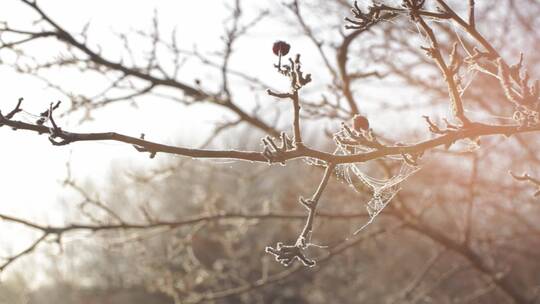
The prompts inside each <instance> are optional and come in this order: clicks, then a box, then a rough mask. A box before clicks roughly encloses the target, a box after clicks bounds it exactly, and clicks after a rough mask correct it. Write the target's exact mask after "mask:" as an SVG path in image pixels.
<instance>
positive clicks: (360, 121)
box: [353, 115, 369, 132]
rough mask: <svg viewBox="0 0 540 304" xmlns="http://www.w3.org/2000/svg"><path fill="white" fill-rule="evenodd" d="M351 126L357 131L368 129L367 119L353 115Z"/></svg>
mask: <svg viewBox="0 0 540 304" xmlns="http://www.w3.org/2000/svg"><path fill="white" fill-rule="evenodd" d="M353 128H354V130H355V131H357V132H360V130H368V129H369V121H368V120H367V118H366V117H365V116H362V115H354V118H353Z"/></svg>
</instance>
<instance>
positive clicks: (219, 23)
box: [0, 0, 320, 253]
mask: <svg viewBox="0 0 540 304" xmlns="http://www.w3.org/2000/svg"><path fill="white" fill-rule="evenodd" d="M224 3H228V4H227V5H232V4H233V1H210V0H207V1H187V0H183V1H173V0H167V1H165V0H163V1H129V0H115V1H82V0H78V1H73V0H41V1H39V4H40V6H41V7H42V8H43V9H44V10H45V11H46V12H47V13H48V14H49V16H51V17H52V18H53V19H54V20H55V21H57V22H58V23H59V24H60V25H62V26H63V27H65V28H66V29H70V30H72V31H74V32H77V31H80V30H81V29H82V28H83V27H84V25H85V24H86V23H87V22H90V24H91V25H90V28H89V41H90V45H93V46H94V47H95V45H96V44H99V45H100V46H101V48H102V49H103V52H104V54H106V55H108V56H110V58H111V59H115V58H116V57H115V56H118V52H119V50H120V49H121V43H120V42H119V41H118V39H117V38H116V36H114V35H113V33H127V32H129V31H132V30H141V29H148V28H149V26H150V25H151V22H152V17H153V14H154V10H156V11H157V13H158V17H159V20H160V23H161V28H162V29H163V30H164V31H165V32H167V33H170V31H171V30H172V28H173V27H174V26H176V27H177V31H178V34H177V38H178V41H179V42H180V46H181V47H182V48H183V49H187V50H190V49H193V47H197V49H198V50H199V51H201V52H202V53H206V54H210V53H212V52H216V51H221V50H222V49H223V44H222V42H221V40H220V35H222V34H223V32H224V28H223V20H224V19H225V18H226V17H227V16H228V15H229V14H230V12H229V11H228V10H226V9H224V7H225V6H224ZM245 3H247V7H245V10H244V12H245V14H246V18H245V20H246V21H247V20H251V19H252V18H253V16H254V13H255V12H257V11H258V10H259V9H260V8H275V7H278V9H279V4H276V2H275V1H268V2H267V1H257V2H255V1H245ZM269 3H270V4H271V5H272V6H269ZM265 6H266V7H265ZM35 19H36V15H35V14H34V13H33V12H32V11H31V9H30V8H29V7H27V6H26V5H24V4H22V3H20V2H19V1H16V0H2V1H1V4H0V20H2V21H4V20H5V21H8V23H9V24H10V25H11V26H13V27H15V26H27V27H28V28H31V26H32V25H31V23H32V22H33V21H34V20H35ZM34 29H35V28H34ZM295 33H297V31H296V30H291V29H290V28H287V27H286V26H285V25H284V24H282V23H276V22H262V23H261V24H260V26H259V27H258V28H256V29H255V30H254V31H253V32H251V33H250V34H249V35H248V36H247V37H246V38H244V40H241V41H239V43H238V45H237V49H236V51H237V53H236V55H235V56H234V57H233V58H232V62H231V64H232V66H233V67H234V68H236V69H239V70H243V71H245V72H247V73H249V74H250V75H254V76H259V77H263V78H265V79H266V80H267V81H270V82H272V83H273V84H276V85H277V86H279V85H285V86H286V83H285V82H284V80H283V79H282V77H280V76H279V75H276V73H275V71H274V70H273V69H272V64H273V63H274V61H275V59H276V58H275V57H274V55H273V54H272V53H271V45H272V42H273V41H274V40H276V39H288V41H289V42H290V43H291V44H292V45H293V48H292V52H296V51H297V50H298V49H301V48H302V49H307V50H309V49H311V48H313V46H312V45H311V44H309V42H308V41H307V40H306V39H304V38H295V37H293V36H294V34H295ZM137 43H138V44H137ZM148 45H149V44H148V42H147V43H146V44H145V43H144V42H143V41H137V40H136V41H135V45H134V50H135V51H137V49H138V48H139V47H140V49H148ZM60 50H62V48H61V47H58V44H57V43H54V42H52V41H51V40H49V41H47V42H43V43H40V44H38V45H35V46H34V47H33V48H32V49H31V51H32V52H34V54H35V56H37V57H38V58H49V59H50V58H53V57H54V56H56V55H57V54H58V51H60ZM312 54H316V52H312ZM8 58H9V57H8ZM317 60H318V58H315V57H314V56H312V57H310V56H305V57H304V63H305V65H306V66H307V65H311V66H320V65H318V64H319V63H318V61H317ZM198 66H200V65H197V64H196V62H193V64H191V65H190V64H189V63H188V64H187V65H186V67H185V68H184V69H183V70H182V72H181V75H180V78H181V79H182V80H185V81H191V80H192V79H195V78H200V79H202V80H203V81H205V80H206V79H207V77H208V76H209V75H208V74H206V72H204V71H203V70H201V69H197V67H198ZM47 77H48V78H49V80H51V81H52V82H55V83H58V84H62V85H67V86H69V87H70V88H76V89H75V90H76V92H75V93H86V92H93V91H94V92H95V89H96V85H98V84H96V83H94V82H93V81H92V78H91V77H86V76H85V75H84V74H81V73H78V72H73V71H66V70H53V71H52V72H51V73H49V74H47ZM0 81H1V83H2V84H3V85H2V89H1V90H0V100H2V102H1V103H0V109H1V110H2V111H3V112H4V113H6V112H8V111H9V110H11V108H12V107H13V106H14V105H15V104H16V102H17V100H18V98H20V97H23V98H25V101H24V103H23V108H24V109H25V110H26V111H28V114H27V113H21V114H20V115H19V116H17V118H18V119H21V120H26V121H34V118H33V117H32V116H30V114H36V115H37V114H39V113H40V112H42V111H43V110H44V109H46V108H47V107H48V105H49V103H50V102H54V101H56V100H62V101H64V103H66V104H67V103H68V100H66V96H64V95H62V94H60V93H59V92H57V91H55V90H53V89H48V88H47V87H46V85H45V83H44V82H42V81H40V80H38V79H36V78H35V77H32V76H28V75H21V74H18V73H16V72H14V71H13V70H12V69H11V68H10V67H7V66H4V65H0ZM261 93H262V92H261ZM239 94H241V96H240V97H243V96H242V94H245V100H243V101H242V102H243V104H244V106H245V107H246V108H249V107H250V103H254V101H253V100H252V99H253V94H249V92H244V93H239ZM263 95H264V94H263ZM240 99H242V98H240ZM268 100H271V99H270V98H268ZM263 101H264V100H263ZM224 113H225V112H224V111H214V110H213V109H210V110H209V108H206V107H190V108H188V109H186V108H183V107H181V106H179V105H178V104H173V103H167V102H164V101H159V102H158V103H156V104H155V103H154V100H153V99H151V98H150V99H148V98H146V99H145V98H141V99H140V102H139V108H138V109H134V108H132V107H129V106H126V105H121V106H114V107H109V108H105V109H104V110H101V111H97V112H96V113H95V115H94V117H95V120H94V121H93V122H89V123H84V124H82V125H79V124H78V119H77V118H73V117H65V118H62V119H58V123H59V124H60V126H61V127H63V128H64V129H66V130H69V131H79V132H83V131H91V132H99V131H116V132H122V133H125V134H128V135H132V136H138V135H139V134H140V133H142V132H144V133H145V134H146V138H148V139H151V140H155V141H158V142H163V143H169V144H172V143H177V142H179V141H181V142H182V143H183V144H184V145H187V146H195V145H196V144H197V143H200V142H201V139H200V138H198V137H197V136H198V134H199V132H201V131H204V130H208V128H209V127H210V126H211V124H210V122H212V121H216V120H219V119H222V118H223V117H224V116H226V114H224ZM0 138H1V139H2V152H1V154H2V157H1V158H0V159H1V170H2V172H1V173H0V185H1V191H2V202H0V213H3V214H9V215H13V216H18V217H22V218H26V219H31V220H38V221H40V222H42V223H62V222H64V221H65V211H66V210H65V206H73V205H74V204H75V203H76V202H77V200H74V198H73V196H70V195H69V194H68V193H66V191H65V189H63V188H62V185H61V181H62V180H63V179H64V178H65V176H66V166H65V165H66V163H67V162H68V161H71V165H72V173H73V176H74V177H75V178H77V179H78V180H80V181H84V180H87V179H90V180H91V181H92V183H95V184H96V185H97V186H106V185H104V184H105V183H106V182H109V179H108V178H105V176H106V175H107V173H108V172H109V170H110V168H111V166H114V165H115V164H135V165H137V166H154V165H155V164H159V163H160V162H162V161H163V160H167V159H170V158H172V157H173V156H167V155H159V154H158V157H157V158H156V159H153V160H151V159H149V158H148V155H147V154H143V153H137V152H135V150H134V149H133V148H132V147H131V146H129V145H124V144H118V143H103V142H102V143H97V142H90V143H75V144H73V145H68V146H64V147H55V146H52V145H51V144H50V143H49V141H48V140H47V137H46V136H37V135H36V134H34V133H27V132H24V131H15V132H14V131H12V130H11V129H9V128H6V127H4V128H0ZM231 148H233V147H231ZM27 232H28V230H27V229H23V230H21V229H20V227H16V226H15V225H7V224H5V223H0V253H3V252H6V250H7V251H10V250H14V249H17V248H22V247H23V246H27V244H28V242H29V238H28V236H29V235H28V233H27Z"/></svg>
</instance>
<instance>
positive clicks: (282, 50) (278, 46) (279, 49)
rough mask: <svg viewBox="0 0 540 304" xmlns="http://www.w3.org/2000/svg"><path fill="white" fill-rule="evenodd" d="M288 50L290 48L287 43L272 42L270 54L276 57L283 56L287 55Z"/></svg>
mask: <svg viewBox="0 0 540 304" xmlns="http://www.w3.org/2000/svg"><path fill="white" fill-rule="evenodd" d="M290 49H291V46H290V45H289V44H288V43H287V42H285V41H281V40H278V41H276V42H274V45H273V46H272V52H274V54H275V55H276V56H285V55H287V54H288V53H289V50H290Z"/></svg>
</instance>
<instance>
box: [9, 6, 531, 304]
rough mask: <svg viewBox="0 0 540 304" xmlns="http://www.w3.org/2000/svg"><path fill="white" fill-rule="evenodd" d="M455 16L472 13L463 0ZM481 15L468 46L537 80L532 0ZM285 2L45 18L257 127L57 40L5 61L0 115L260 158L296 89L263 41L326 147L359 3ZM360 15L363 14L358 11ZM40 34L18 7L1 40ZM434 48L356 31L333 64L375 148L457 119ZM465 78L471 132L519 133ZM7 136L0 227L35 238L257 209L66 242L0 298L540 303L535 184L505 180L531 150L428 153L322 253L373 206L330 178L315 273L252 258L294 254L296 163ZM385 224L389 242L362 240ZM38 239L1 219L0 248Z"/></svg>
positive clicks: (383, 27) (484, 86)
mask: <svg viewBox="0 0 540 304" xmlns="http://www.w3.org/2000/svg"><path fill="white" fill-rule="evenodd" d="M378 2H385V3H387V4H389V5H398V4H399V2H400V1H378ZM432 2H433V1H429V0H428V1H427V4H426V5H427V7H428V8H433V3H432ZM447 2H448V3H449V4H450V5H451V6H452V8H454V9H455V10H456V11H457V12H458V13H460V14H463V15H466V9H467V3H466V1H458V0H456V1H447ZM476 2H477V12H476V14H477V27H478V29H479V31H480V32H481V33H482V34H483V35H484V36H485V37H486V38H487V39H488V40H489V41H490V42H491V43H492V44H493V45H494V46H495V47H496V48H497V50H498V51H499V52H500V53H501V55H502V56H503V57H504V58H505V59H506V60H507V61H509V62H511V63H516V62H518V61H519V57H520V53H521V52H522V53H523V54H524V55H525V56H524V66H526V67H527V71H528V73H529V74H530V75H531V78H532V79H536V78H538V73H539V71H538V69H537V68H536V64H537V63H538V62H539V61H540V57H539V56H540V55H539V54H538V52H536V50H537V48H538V46H539V45H540V44H539V42H540V34H539V32H538V30H537V29H538V26H539V22H540V19H538V18H537V16H538V14H539V13H540V4H539V3H538V2H537V1H535V0H519V1H517V0H501V1H482V0H477V1H476ZM291 3H293V2H291V1H285V3H282V2H280V1H232V0H231V1H156V2H151V1H144V2H143V1H127V0H125V1H124V0H119V1H93V2H89V1H68V0H55V1H52V0H42V1H39V2H38V4H39V6H40V7H41V9H43V11H45V12H46V13H47V15H48V16H49V17H51V19H53V20H54V21H55V22H56V23H58V24H60V25H61V26H62V27H63V28H65V29H67V30H68V31H69V32H71V33H74V34H75V33H77V34H76V37H77V39H80V41H84V43H85V44H86V45H87V46H89V47H90V48H91V49H93V50H99V52H100V54H101V55H102V56H103V57H105V58H108V59H110V60H111V61H114V62H121V63H122V64H125V65H126V66H133V67H136V68H138V69H141V71H143V72H144V73H148V74H150V75H157V76H156V77H160V75H161V74H160V73H162V72H163V71H160V70H159V69H158V68H155V66H158V67H163V68H164V69H165V72H166V73H169V75H172V74H174V77H173V79H174V80H175V81H178V82H182V83H186V84H189V85H190V86H192V87H195V88H197V89H199V90H201V91H203V92H206V93H209V94H213V95H214V96H217V97H218V98H221V97H224V96H225V97H227V98H230V99H231V100H232V101H233V102H234V104H235V105H236V106H237V107H238V108H239V109H241V110H242V111H243V113H247V114H248V115H249V116H250V117H252V118H253V119H255V120H258V121H261V122H263V123H264V124H265V125H266V126H268V129H264V128H261V127H260V124H259V125H257V124H254V123H253V121H250V120H246V119H242V117H240V118H241V119H239V115H238V113H235V112H234V111H231V109H230V108H228V107H227V106H224V105H222V104H219V103H216V102H214V101H212V100H194V99H193V98H191V97H189V96H186V94H184V92H182V91H181V90H178V89H175V88H168V87H159V86H158V87H155V88H154V87H152V88H151V89H149V90H145V88H146V87H147V86H148V83H146V82H145V81H144V80H141V79H137V78H136V77H126V78H122V74H121V73H118V72H117V71H114V70H113V69H107V68H102V67H100V66H99V65H96V64H95V63H93V62H92V61H91V60H88V58H87V57H86V56H85V55H84V54H81V53H80V52H79V51H77V50H73V48H69V47H67V46H66V43H64V42H62V41H58V40H56V39H54V38H42V39H41V38H40V39H36V40H35V41H31V42H28V43H25V44H22V45H20V46H17V47H16V48H15V49H14V48H7V47H4V48H2V49H0V60H1V64H0V81H1V83H2V84H3V85H2V86H1V87H2V89H1V90H0V100H1V103H0V109H1V110H2V111H3V112H4V113H5V112H8V111H9V110H10V109H11V108H12V107H13V106H15V104H16V103H17V100H18V99H19V98H20V97H23V98H24V102H23V108H24V112H22V113H20V114H18V116H17V118H18V119H20V120H22V121H28V122H34V121H35V120H36V119H37V118H38V117H39V113H41V112H43V111H44V110H45V109H47V108H48V106H49V104H50V103H51V102H56V101H57V100H60V101H62V105H61V107H60V108H59V110H58V111H57V112H55V113H57V116H58V117H57V122H59V123H60V124H61V126H62V128H64V129H66V130H70V131H76V132H105V131H115V132H119V133H124V134H128V135H131V136H138V135H139V134H141V133H144V134H145V138H147V139H150V140H152V141H156V142H161V143H166V144H174V145H181V146H187V147H201V146H204V147H206V148H214V149H239V150H257V151H260V150H262V148H261V145H260V138H262V137H263V136H265V135H266V134H268V133H269V130H277V131H281V130H285V131H288V130H290V127H291V115H292V113H291V109H290V107H289V106H290V105H288V104H287V103H280V102H276V100H275V98H272V97H271V96H268V95H267V94H266V92H265V90H266V88H276V89H278V90H280V91H283V90H286V89H287V86H288V84H289V83H288V80H287V79H286V78H284V77H283V76H282V75H280V74H279V73H277V72H276V71H275V68H274V67H273V65H274V64H275V63H276V62H277V57H276V56H274V54H272V51H271V47H272V43H273V42H274V41H276V40H285V41H287V42H288V43H290V44H291V46H292V48H291V54H296V53H300V54H301V55H302V57H301V58H302V64H303V70H304V71H306V72H309V73H311V74H312V77H313V82H312V83H310V84H309V85H308V86H306V88H305V90H302V98H303V120H302V128H303V131H304V136H305V140H306V142H307V143H308V144H309V145H310V146H314V147H318V148H320V149H324V150H326V151H329V152H332V151H333V150H334V148H335V144H334V143H333V140H332V134H333V133H335V132H338V131H339V130H340V125H341V123H342V122H346V123H349V122H350V119H351V117H352V115H351V112H350V109H349V108H348V106H347V103H346V99H347V89H346V88H345V86H344V80H343V78H342V76H340V62H342V61H340V60H342V59H340V58H342V57H340V56H339V55H340V50H343V45H344V41H346V40H347V37H348V35H351V33H352V31H351V30H346V29H345V28H344V25H345V21H344V17H347V16H350V7H351V3H349V1H341V0H332V1H309V2H302V1H300V2H299V6H298V7H297V8H298V9H299V10H296V11H295V7H294V6H291ZM370 4H371V1H367V0H365V1H359V5H360V6H362V7H364V8H365V7H367V6H368V5H370ZM36 20H39V16H38V15H37V14H36V13H35V11H33V10H32V8H31V7H29V6H28V5H26V4H24V3H23V1H16V0H3V1H2V3H0V21H1V22H3V23H4V22H5V23H6V24H8V25H9V26H10V27H12V28H20V29H25V30H29V31H46V30H49V29H50V26H49V25H48V24H46V23H45V22H43V21H41V22H36ZM430 25H432V26H433V27H434V28H435V29H436V33H437V35H438V37H439V39H440V42H441V45H442V48H443V50H445V52H446V54H448V53H449V52H450V50H451V47H452V44H453V43H454V42H455V41H456V39H458V37H459V39H460V40H461V41H462V43H464V44H470V45H471V46H472V45H473V43H472V42H471V41H470V39H469V38H468V37H467V35H466V34H465V33H463V32H462V31H461V30H460V29H459V28H458V27H456V26H454V25H452V24H451V23H449V22H430ZM235 26H236V31H237V32H234V33H235V36H234V39H232V40H233V43H232V44H230V46H232V47H231V48H227V45H228V42H231V36H230V33H231V31H233V30H234V29H235ZM80 33H84V34H80ZM1 38H2V41H3V42H4V43H5V42H7V41H11V40H13V39H16V38H17V37H16V35H11V34H6V33H2V36H1ZM426 44H427V42H426V38H425V37H424V36H423V34H422V33H421V32H420V31H419V29H418V28H417V26H416V25H415V24H414V23H411V22H410V20H409V19H408V18H406V17H400V18H396V19H393V20H390V21H385V22H382V23H380V24H378V25H376V26H374V27H373V28H371V29H370V30H369V31H366V32H363V33H362V34H360V35H358V36H357V37H355V38H354V39H352V42H351V43H350V45H349V46H348V47H347V49H346V51H347V52H346V54H347V61H346V69H347V71H346V73H347V75H348V76H349V77H350V78H352V80H350V83H348V85H350V92H352V96H353V98H354V99H355V101H356V102H357V104H358V108H359V110H360V113H361V114H363V115H365V116H366V117H368V118H369V121H370V125H371V127H372V128H373V130H374V132H375V133H376V134H377V135H378V136H379V138H380V139H381V140H382V141H384V142H387V143H393V144H394V143H398V142H400V143H412V142H416V141H419V140H422V139H426V138H429V137H430V136H432V135H431V134H430V132H429V130H428V128H427V127H426V125H425V121H424V119H423V118H422V116H423V115H427V116H429V117H431V118H432V119H433V120H435V121H442V119H443V118H448V117H450V116H451V113H450V110H449V105H448V93H447V91H446V85H445V83H444V80H443V79H442V77H441V76H440V72H439V70H438V69H437V67H436V65H435V64H434V62H432V61H431V60H430V59H429V58H428V57H427V56H426V55H425V51H424V50H422V49H421V48H420V46H424V45H426ZM173 46H174V47H173ZM229 53H230V54H229ZM224 58H228V59H227V60H228V61H227V65H226V67H225V68H224V63H225V62H226V61H224ZM149 62H151V63H153V64H155V66H153V65H152V64H148V63H149ZM175 67H178V71H177V72H176V73H175V72H174V68H175ZM224 71H225V73H224ZM224 75H225V76H224ZM462 76H463V81H464V83H468V84H469V86H468V87H467V90H466V93H465V94H464V99H465V100H466V102H465V107H466V113H467V115H468V116H469V117H471V118H473V119H474V120H478V121H482V122H485V123H498V124H512V123H514V121H513V118H512V115H513V111H514V110H513V107H512V106H511V104H510V103H508V102H507V101H506V98H505V96H504V92H503V91H502V89H501V88H500V85H499V83H498V81H497V80H494V79H493V78H490V77H488V76H485V75H483V74H482V73H478V72H477V71H475V70H473V69H465V68H464V69H463V70H462ZM224 77H225V78H224ZM224 79H226V80H227V86H228V87H227V88H228V90H224ZM0 138H1V140H2V148H1V167H0V168H1V169H0V170H1V171H0V191H1V192H0V193H1V198H2V199H1V201H0V213H1V214H5V215H11V216H16V217H19V218H23V219H26V220H29V221H35V222H38V223H41V224H44V225H45V224H47V225H67V224H70V223H114V222H115V221H117V220H118V219H117V218H115V216H119V217H121V218H122V220H124V221H127V222H134V223H149V222H152V221H160V220H161V221H182V220H186V219H193V218H198V217H201V216H205V215H209V214H210V215H211V214H220V213H223V214H241V215H254V216H252V217H249V216H237V217H232V218H229V219H222V220H200V221H196V222H194V223H191V224H186V225H179V226H178V227H174V228H169V227H165V228H157V229H144V230H111V231H103V232H92V231H82V232H80V231H79V232H72V233H67V234H65V235H63V237H62V240H61V242H60V243H58V242H56V241H55V240H54V239H50V240H48V242H46V243H43V244H41V245H40V246H39V247H38V248H37V250H35V251H34V252H32V253H31V254H29V255H27V256H24V257H23V258H21V259H18V260H17V261H16V262H15V263H13V264H12V265H10V266H9V267H8V268H7V269H6V270H5V271H3V272H2V273H1V277H0V278H1V280H2V281H1V283H0V303H10V304H11V303H44V304H46V303H190V302H197V301H199V300H201V299H205V297H207V298H208V299H209V300H208V299H206V300H208V301H209V302H212V301H214V302H216V303H525V301H530V302H528V303H535V302H534V301H540V300H538V299H537V298H536V297H537V295H538V293H539V292H540V291H539V288H540V275H539V273H540V263H539V262H538V258H539V257H540V249H539V248H540V243H539V236H540V226H539V225H538V219H539V218H540V212H539V211H540V210H539V207H538V203H539V202H538V198H535V197H534V196H533V193H534V191H535V188H534V186H531V185H529V184H527V183H519V182H516V181H515V180H514V179H512V177H511V176H510V175H509V174H508V171H513V172H516V173H522V172H528V173H529V174H531V175H533V176H538V174H537V173H540V172H539V170H538V167H539V166H538V165H539V164H540V156H539V155H538V153H537V151H538V146H539V145H540V144H539V143H538V135H535V134H531V135H516V136H512V137H510V138H506V137H503V136H496V137H489V138H482V139H481V140H480V141H476V140H475V139H471V140H466V141H463V142H459V143H456V144H455V145H453V146H452V147H451V149H444V148H440V149H439V148H438V149H435V150H434V151H431V152H429V153H427V154H426V155H424V157H423V158H422V159H421V161H420V164H419V166H420V170H419V171H418V172H417V173H416V174H414V175H412V176H411V177H409V178H407V179H406V180H405V181H403V184H402V185H401V188H402V189H401V191H400V192H398V194H397V195H396V197H395V198H394V199H393V200H392V202H391V203H390V205H389V206H388V207H387V208H386V209H385V210H384V211H383V212H382V213H381V214H380V215H379V216H378V217H377V218H376V220H375V221H374V222H373V223H372V224H371V225H370V226H368V228H367V229H366V230H365V231H362V234H364V235H365V240H363V241H361V242H357V243H355V245H354V246H352V247H350V248H346V249H344V250H334V251H332V249H336V248H337V249H339V248H341V247H339V245H336V244H339V242H340V241H341V240H343V239H344V238H348V237H351V236H352V233H353V232H354V231H355V230H356V229H358V227H361V226H362V225H364V224H365V223H366V221H367V220H368V215H367V212H366V205H365V204H366V202H367V201H369V198H370V194H369V193H367V192H363V191H362V189H358V188H357V187H356V188H355V185H354V182H351V181H350V180H348V179H347V178H346V177H345V176H336V177H335V178H333V179H332V180H331V181H330V185H329V188H328V189H327V190H326V192H325V194H324V196H323V198H322V201H321V214H320V217H318V218H317V223H316V226H315V231H316V234H315V235H314V242H315V243H317V244H321V245H325V246H328V247H324V246H321V248H310V254H311V255H312V256H313V257H325V258H324V259H323V260H322V261H321V263H319V264H318V265H317V266H315V267H313V268H302V267H296V268H294V267H293V268H284V267H283V266H282V265H280V264H278V263H276V262H275V261H274V260H273V257H272V256H271V255H268V254H266V253H265V252H264V248H265V246H268V245H273V244H275V243H276V242H278V241H287V242H294V240H295V239H296V236H297V235H298V232H299V231H300V229H301V228H302V226H303V218H304V216H305V210H304V208H303V207H302V206H301V205H300V204H299V203H298V198H299V197H300V196H304V197H307V196H309V195H311V193H312V192H313V191H314V190H315V188H316V186H317V184H318V182H319V180H320V177H321V174H322V170H320V168H318V167H317V166H313V165H310V164H309V163H307V162H306V161H304V160H295V161H290V162H288V163H287V164H286V166H280V165H272V166H269V165H267V164H255V163H249V162H241V161H236V160H193V159H190V158H182V157H177V156H171V155H165V154H162V153H158V154H157V156H156V157H155V158H153V159H151V158H149V157H148V154H146V153H138V152H137V151H135V150H134V149H133V147H131V146H129V145H125V144H121V143H109V142H87V143H75V144H72V145H67V146H62V147H56V146H52V145H51V144H50V143H49V141H48V140H47V138H46V137H45V136H37V135H35V134H31V133H25V132H24V131H13V130H11V129H9V128H7V127H4V128H0ZM399 166H400V162H396V161H393V160H386V161H374V162H372V163H368V164H364V165H362V167H361V168H362V171H363V172H365V173H366V174H369V175H370V176H374V177H377V178H385V177H388V176H393V175H396V172H397V171H398V170H399ZM352 179H353V180H354V176H353V177H352ZM107 210H110V211H111V212H108V211H107ZM379 229H384V231H383V232H381V233H377V234H372V232H374V231H379ZM38 236H39V232H38V231H34V230H32V229H29V228H28V227H25V226H24V225H18V224H15V223H12V222H9V221H0V253H1V254H2V256H9V255H10V254H13V253H16V252H19V251H21V250H23V249H24V248H26V247H27V246H28V244H30V243H31V242H32V241H33V240H34V239H35V238H36V237H38ZM329 252H330V253H331V255H330V256H329V257H326V254H328V253H329ZM212 299H214V300H212Z"/></svg>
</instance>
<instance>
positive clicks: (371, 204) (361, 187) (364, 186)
mask: <svg viewBox="0 0 540 304" xmlns="http://www.w3.org/2000/svg"><path fill="white" fill-rule="evenodd" d="M342 132H343V131H340V132H338V133H336V136H338V135H343V133H342ZM370 151H374V149H373V148H369V147H364V146H350V145H342V144H338V147H337V149H336V150H335V151H334V154H335V155H351V154H356V153H365V152H370ZM385 159H387V160H390V161H395V162H399V163H400V164H401V165H400V168H399V171H398V172H397V173H395V174H394V175H392V176H391V177H389V178H376V177H373V176H370V175H368V174H367V173H366V171H367V169H366V168H365V166H366V164H365V163H348V164H339V165H337V166H336V169H335V170H336V175H337V176H338V178H341V179H342V180H343V181H345V182H346V183H347V184H348V185H349V186H350V187H351V188H353V189H354V190H355V191H356V192H357V193H363V192H368V193H371V199H369V201H367V202H366V203H365V205H366V210H367V212H368V215H369V220H368V221H367V222H366V223H365V224H364V225H362V226H361V227H360V228H358V229H357V230H356V231H355V232H354V233H353V235H356V234H358V233H359V232H360V231H362V230H364V229H365V228H366V227H367V226H368V225H369V224H371V223H373V221H374V220H375V218H376V217H377V216H378V215H379V214H380V213H381V212H382V211H383V210H384V208H385V207H386V206H387V205H388V204H389V203H390V202H391V201H392V199H393V198H394V197H395V196H396V194H397V193H398V192H399V190H401V187H400V185H401V183H402V182H403V181H405V180H406V179H407V178H408V177H410V176H411V175H413V174H414V173H416V172H417V171H418V170H420V166H412V165H410V164H408V163H407V162H405V161H404V160H403V158H402V157H399V156H387V157H385Z"/></svg>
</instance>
